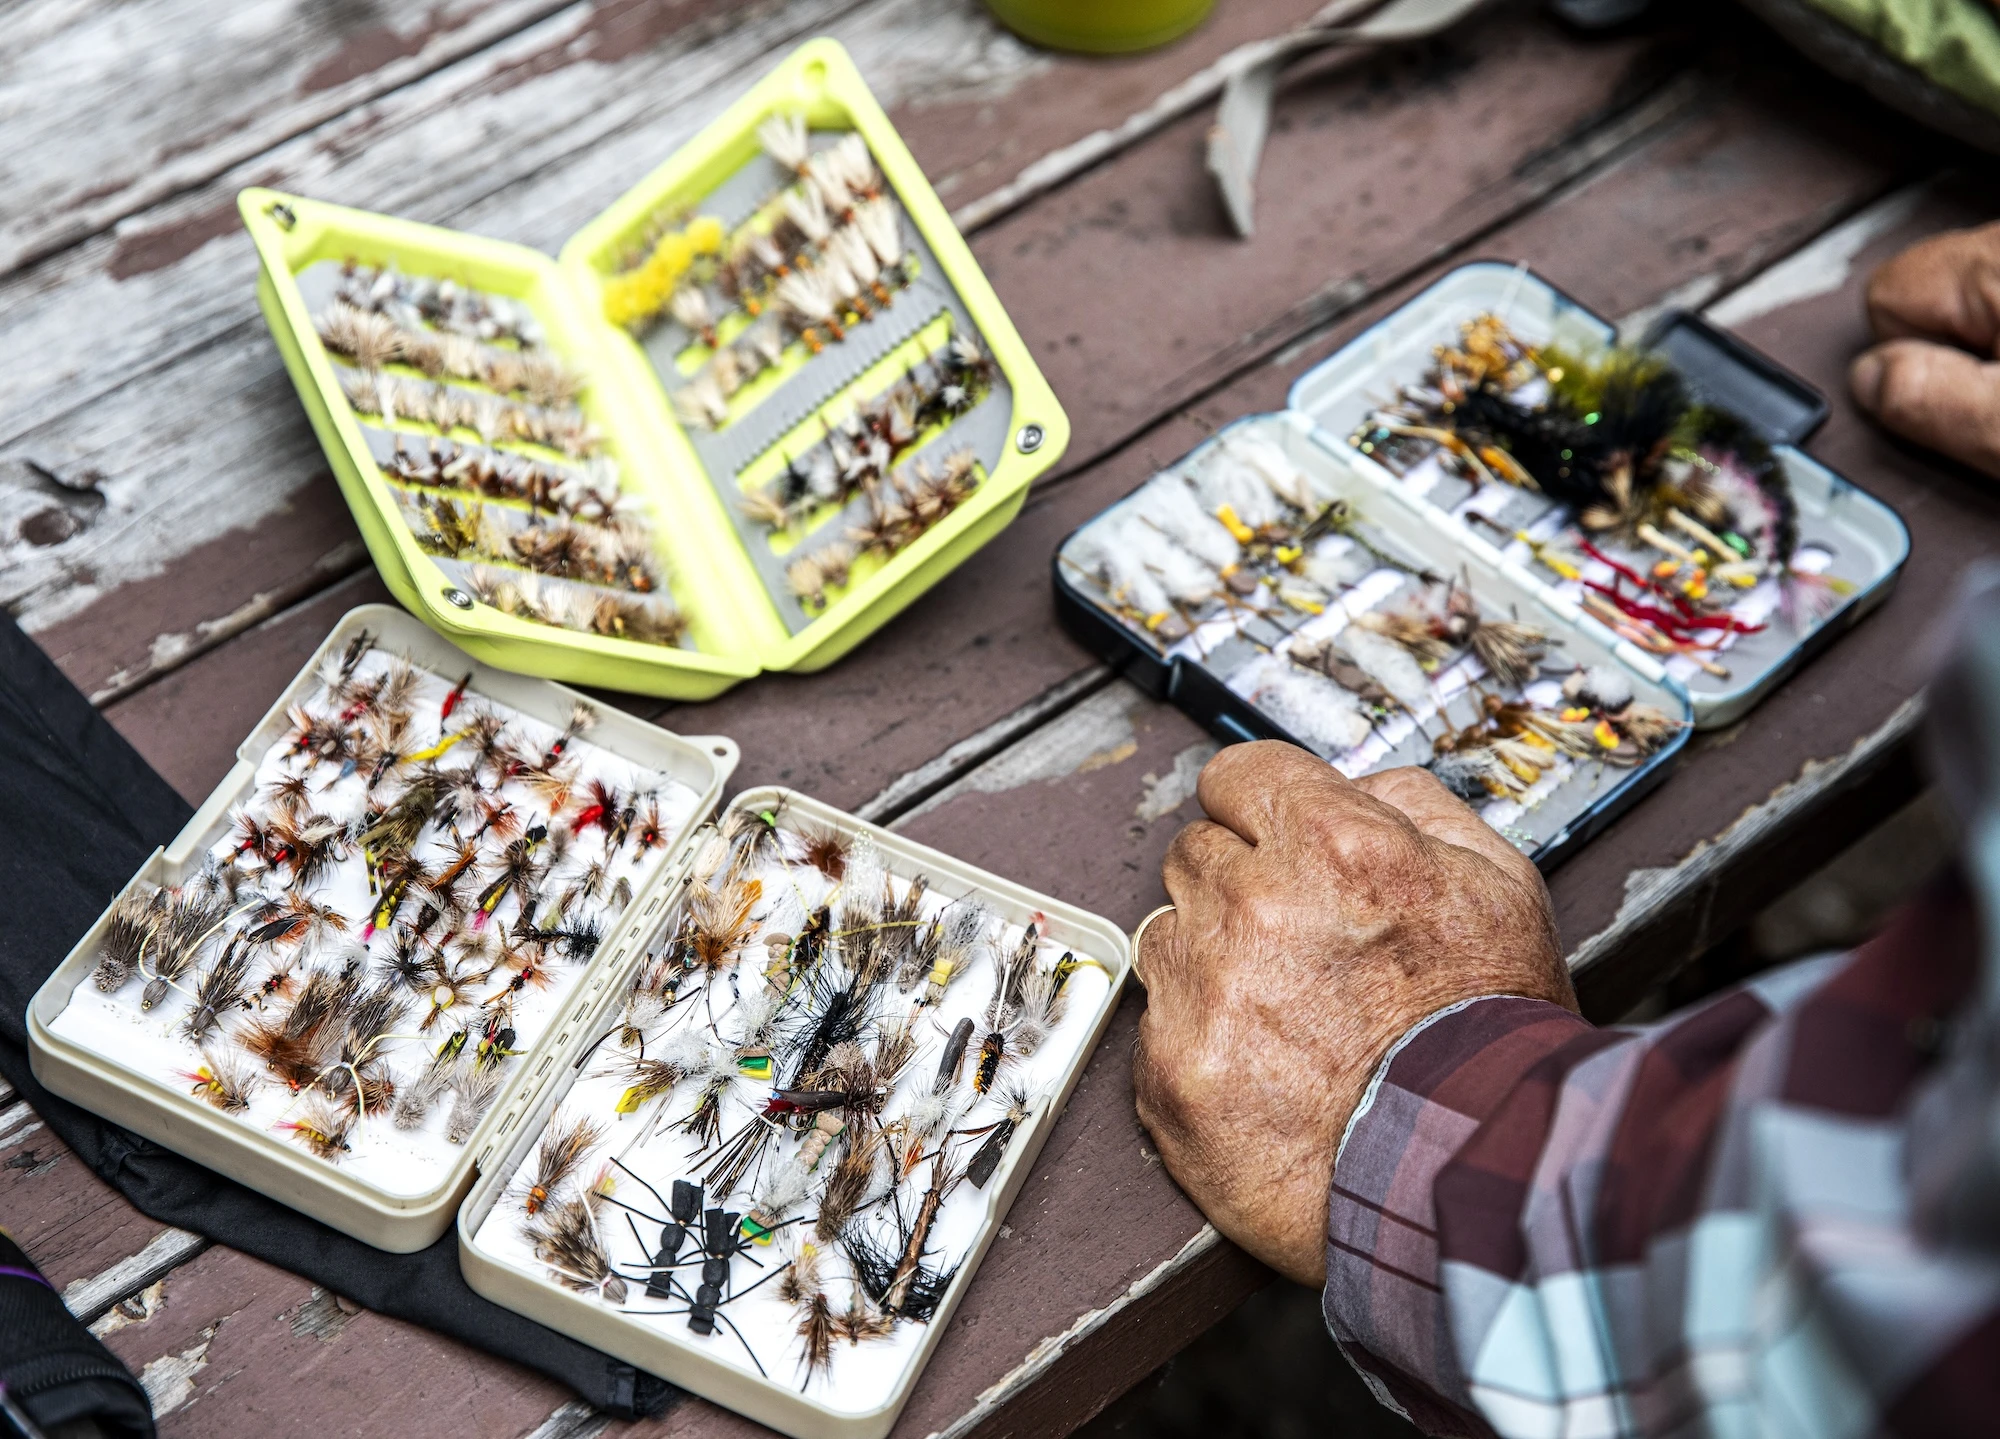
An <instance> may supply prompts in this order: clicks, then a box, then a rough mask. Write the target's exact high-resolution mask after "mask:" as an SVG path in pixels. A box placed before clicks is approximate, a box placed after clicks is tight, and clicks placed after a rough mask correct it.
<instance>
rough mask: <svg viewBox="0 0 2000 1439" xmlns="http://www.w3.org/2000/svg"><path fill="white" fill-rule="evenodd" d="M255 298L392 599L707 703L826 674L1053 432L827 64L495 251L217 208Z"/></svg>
mask: <svg viewBox="0 0 2000 1439" xmlns="http://www.w3.org/2000/svg"><path fill="white" fill-rule="evenodd" d="M239 208H240V210H241V212H242V216H243V220H244V223H245V225H246V226H247V227H248V229H249V231H250V234H251V237H252V239H253V240H254V241H255V244H256V247H257V253H258V257H259V261H260V274H259V280H258V296H259V300H260V302H261V304H262V306H263V310H264V314H265V316H266V318H267V319H268V320H269V322H270V327H271V332H272V335H273V336H274V338H275V339H276V341H277V344H278V348H279V350H280V352H281V353H282V355H283V356H284V360H285V364H286V367H287V368H288V369H289V370H290V372H291V375H292V379H293V382H294V383H295V384H296V386H297V387H298V391H299V394H300V397H301V398H302V400H303V401H304V403H305V407H306V411H307V413H308V414H309V415H310V417H311V419H312V422H313V426H314V428H315V429H316V430H317V431H318V433H319V436H320V440H321V442H322V443H323V444H324V446H325V447H326V452H327V455H328V457H329V459H330V460H331V462H332V465H333V470H334V474H335V477H336V478H337V479H338V481H339V483H340V486H341V490H342V492H343V493H344V494H345V496H346V498H347V501H348V504H349V505H350V507H351V508H352V509H353V511H354V515H355V518H356V520H357V522H358V523H359V525H360V528H361V532H362V535H363V537H364V538H365V539H366V541H367V544H368V548H369V552H370V553H371V554H372V555H373V557H374V559H375V563H376V565H377V566H378V568H379V569H380V570H381V572H382V576H383V578H384V580H385V581H386V582H387V584H388V585H389V588H390V589H391V590H392V591H393V592H394V593H395V595H396V597H397V598H398V599H400V600H401V601H402V602H403V603H404V604H405V605H407V606H408V607H409V608H410V609H411V610H412V611H413V612H414V613H415V614H417V615H418V616H419V617H421V618H422V619H423V620H424V621H425V623H427V624H429V625H430V626H431V627H432V628H433V629H435V630H437V631H438V632H439V633H440V634H442V635H444V636H445V637H446V638H448V639H450V640H452V641H453V642H454V643H455V644H458V645H459V646H461V647H462V648H464V649H465V650H466V651H467V652H468V653H470V654H472V655H474V656H476V657H478V658H479V659H482V660H484V661H486V662H488V663H491V664H494V665H498V666H501V667H503V668H506V669H511V670H515V671H517V672H521V673H528V674H536V675H541V676H543V677H546V678H552V679H560V680H568V681H575V682H579V683H589V684H595V685H602V686H605V687H607V688H614V689H620V690H627V691H636V692H641V693H647V694H657V695H665V696H671V697H674V698H680V699H705V698H708V697H710V696H712V695H715V694H718V693H720V692H721V691H722V690H724V689H727V688H728V687H729V686H730V685H732V684H734V683H736V682H737V681H738V680H741V679H744V678H746V677H748V676H750V675H753V674H756V673H758V672H759V671H760V670H766V669H779V670H813V669H818V668H820V667H822V666H824V665H827V664H830V663H831V662H833V661H834V660H836V659H838V658H839V657H840V656H841V655H843V654H845V653H846V652H847V651H848V650H849V649H851V648H852V647H853V646H854V645H856V644H858V643H859V642H860V641H861V640H863V639H864V638H866V637H867V636H868V635H869V634H871V633H873V632H874V631H875V630H876V629H877V628H879V627H880V626H881V625H882V624H884V623H886V622H887V621H888V620H889V619H890V618H891V617H892V616H893V615H895V614H896V613H897V612H899V611H900V610H901V609H902V608H903V607H904V606H905V605H907V604H909V603H911V602H912V601H913V600H915V599H916V598H917V596H919V595H920V594H922V593H923V592H924V591H925V590H926V589H927V588H929V587H930V586H931V585H933V584H935V583H936V582H937V581H938V580H939V579H940V578H942V577H943V576H944V575H945V574H946V573H948V572H949V571H950V570H951V569H952V568H953V567H954V566H956V565H957V564H959V563H960V562H961V561H962V560H964V559H965V558H966V557H967V556H968V555H970V554H971V553H972V552H973V551H974V550H976V549H977V548H978V547H979V546H980V545H982V544H984V543H985V542H986V541H987V540H989V539H991V538H992V537H993V535H994V534H996V533H997V532H998V531H999V530H1000V529H1001V528H1002V527H1004V526H1005V525H1006V524H1007V522H1008V521H1009V520H1011V519H1012V518H1013V516H1014V515H1015V514H1016V513H1017V512H1018V511H1019V509H1020V507H1021V505H1022V503H1023V502H1024V500H1025V499H1026V494H1027V487H1028V485H1029V483H1030V481H1032V480H1033V479H1034V477H1035V476H1036V475H1038V474H1040V473H1041V472H1042V471H1044V470H1045V469H1047V468H1048V467H1049V466H1050V465H1051V464H1053V463H1055V461H1056V460H1057V459H1058V458H1059V457H1060V456H1061V454H1062V450H1063V447H1064V446H1065V444H1067V442H1068V438H1069V425H1068V421H1067V419H1066V417H1065V416H1064V414H1063V412H1062V409H1061V407H1060V406H1059V405H1058V404H1057V403H1056V399H1055V396H1054V394H1053V393H1052V392H1051V390H1050V389H1049V386H1048V384H1047V382H1046V381H1045V380H1044V379H1043V378H1042V375H1041V372H1040V371H1039V370H1038V369H1037V368H1036V366H1035V364H1034V361H1033V360H1032V358H1031V357H1030V355H1029V353H1028V349H1027V347H1026V346H1025V345H1024V344H1023V343H1022V341H1021V338H1020V336H1019V335H1018V334H1017V333H1016V332H1015V330H1014V327H1013V325H1012V324H1011V323H1010V322H1009V320H1008V318H1007V315H1006V312H1005V311H1004V310H1002V309H1001V307H1000V304H999V301H998V299H997V298H996V297H995V296H994V294H993V291H992V288H991V286H989V285H988V284H987V282H986V279H985V277H984V275H982V274H981V273H980V270H979V267H978V265H977V264H976V262H975V261H974V260H973V257H972V253H971V251H970V250H969V249H968V248H967V247H966V244H965V242H964V240H963V239H962V238H961V237H960V235H959V234H958V232H957V230H956V229H955V228H954V227H953V226H952V223H951V220H950V217H949V216H948V215H947V213H946V212H945V209H944V206H943V205H942V204H941V203H940V202H939V200H938V198H937V196H936V194H935V193H934V192H933V191H932V190H931V188H930V186H929V184H928V183H927V182H926V181H925V179H924V177H923V174H922V172H921V171H920V170H919V169H918V167H917V164H916V162H915V160H914V159H912V158H911V156H910V153H909V151H908V150H907V149H906V148H905V147H904V145H903V143H902V141H901V139H900V138H899V137H898V136H897V134H896V132H895V130H894V129H893V128H892V127H891V126H890V124H889V122H888V119H887V117H886V116H885V115H884V114H883V112H882V110H881V107H880V106H879V105H878V104H877V103H876V102H875V100H874V98H873V96H872V95H870V94H869V92H868V89H867V87H866V85H865V84H864V83H863V81H862V79H861V77H860V75H859V73H858V72H857V71H856V70H855V68H854V65H853V63H852V62H851V61H850V60H849V58H848V56H847V54H846V52H845V51H843V50H842V49H841V48H840V46H839V45H838V44H836V43H834V42H833V41H831V40H824V39H822V40H815V41H812V42H810V43H808V44H806V45H804V46H802V47H801V48H800V49H799V50H797V51H796V52H794V53H793V54H792V55H790V56H789V57H787V59H786V60H785V61H784V62H782V63H781V64H780V65H779V66H778V68H777V69H776V70H774V71H773V72H772V73H771V74H770V75H768V76H766V77H765V78H764V79H763V80H762V81H760V82H759V83H758V84H757V85H756V86H755V87H754V88H752V89H751V90H750V91H749V92H748V93H747V94H745V95H744V96H743V97H742V99H740V100H739V101H737V102H736V103H735V104H734V105H732V106H730V107H729V109H728V110H727V111H726V112H724V113H723V114H722V115H721V116H720V117H719V118H718V119H717V120H715V121H714V122H713V123H712V124H710V125H709V126H708V127H707V128H705V129H704V130H703V131H702V132H701V133H700V134H699V135H697V136H696V137H695V139H694V140H692V141H691V142H690V143H689V144H687V145H686V146H684V147H683V148H682V149H680V150H679V151H677V152H676V153H675V154H674V155H673V156H672V157H671V158H670V159H668V160H667V161H666V162H665V163H664V164H663V165H661V166H660V167H659V169H657V170H656V171H654V172H653V173H652V174H651V175H649V176H647V177H646V178H645V179H644V180H643V181H641V182H640V184H639V185H638V186H637V187H636V188H634V189H633V190H631V191H630V192H628V193H627V194H625V195H624V196H623V197H621V198H620V199H619V200H618V201H617V202H616V203H615V204H614V205H612V207H611V208H610V209H609V210H607V211H606V212H605V213H603V214H602V215H600V216H598V217H597V218H596V219H594V220H592V221H591V222H590V223H589V224H588V225H586V226H585V227H584V228H583V229H582V230H581V231H580V232H579V233H578V234H576V235H575V236H574V237H573V238H572V239H571V240H570V241H569V242H568V243H567V244H566V245H564V247H563V249H562V253H561V256H560V258H559V259H554V260H552V259H550V258H549V257H548V256H546V255H544V254H542V253H540V252H538V251H535V250H531V249H528V248H525V247H523V246H520V245H512V244H505V243H501V242H499V241H494V240H488V239H483V238H480V237H477V236H473V235H465V234H460V233H458V232H456V231H452V230H446V229H440V228H436V227H433V226H427V225H419V224H413V223H410V222H408V221H403V220H397V219H392V218H389V217H386V216H381V215H375V214H370V213H367V212H363V211H358V210H352V209H345V208H342V207H340V206H335V205H328V204H321V203H318V202H316V201H312V200H307V199H301V198H298V197H294V196H289V195H283V194H279V193H277V192H274V191H270V190H264V189H250V190H245V191H244V192H243V193H242V195H241V196H240V198H239Z"/></svg>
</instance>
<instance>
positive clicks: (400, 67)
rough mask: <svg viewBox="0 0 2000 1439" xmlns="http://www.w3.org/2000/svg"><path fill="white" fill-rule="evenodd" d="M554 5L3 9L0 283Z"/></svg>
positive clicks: (39, 2)
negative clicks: (386, 10) (391, 9)
mask: <svg viewBox="0 0 2000 1439" xmlns="http://www.w3.org/2000/svg"><path fill="white" fill-rule="evenodd" d="M560 8H561V0H437V3H432V4H430V5H427V6H426V7H425V8H424V9H423V11H422V12H421V13H417V12H415V11H410V12H405V13H402V14H393V13H392V14H383V13H380V12H378V10H377V8H376V7H375V6H372V5H367V4H360V5H352V4H350V5H304V6H301V5H294V4H291V3H288V0H257V3H251V4H240V3H239V4H232V5H227V6H223V5H209V4H197V3H188V0H140V3H137V4H123V5H117V6H108V5H90V6H83V5H76V4H71V3H65V0H29V3H26V4H21V5H16V6H13V7H11V9H10V12H9V14H8V17H7V36H8V45H7V53H6V58H5V60H4V61H0V94H4V95H5V97H6V98H5V101H4V102H0V103H4V106H5V111H6V113H7V115H8V117H9V121H8V145H7V149H6V152H5V154H4V156H0V273H5V272H6V271H8V270H12V269H14V268H15V267H17V266H19V265H21V264H24V263H28V262H30V261H32V260H34V259H37V258H39V257H41V256H43V255H46V254H48V253H50V252H51V251H53V250H56V249H58V248H60V247H62V246H64V245H68V244H73V243H75V242H76V241H78V240H80V239H83V238H85V237H87V236H90V235H94V234H97V233H98V232H100V231H102V230H103V229H105V228H106V227H107V226H109V225H111V224H113V223H115V222H116V221H118V220H120V219H123V218H124V217H126V216H128V215H131V214H134V213H136V212H138V211H139V210H142V209H144V208H145V207H146V206H148V205H152V204H156V203H158V202H159V201H161V200H163V199H166V198H167V197H169V196H171V195H174V194H175V193H177V192H179V191H182V190H185V189H188V188H189V187H191V186H195V185H199V184H201V183H203V182H204V181H207V180H211V179H213V178H214V177H215V176H216V175H218V174H220V173H221V172H222V171H223V170H226V169H227V168H228V167H229V166H231V165H233V164H235V163H237V162H238V161H241V160H244V159H247V158H249V157H250V156H252V155H255V154H257V153H259V152H260V151H263V150H267V149H269V148H270V147H271V146H273V145H275V144H278V143H280V142H282V141H284V140H287V139H290V138H291V137H292V136H294V135H297V134H299V133H301V132H303V131H305V130H307V129H310V128H311V127H312V126H314V125H316V124H318V123H320V122H321V121H323V120H326V119H328V118H330V117H332V116H335V115H338V114H340V113H342V112H343V111H346V110H351V109H352V108H354V107H355V106H356V105H358V104H361V103H363V102H364V101H367V100H369V99H371V98H373V97H374V96H377V95H380V94H382V93H384V92H386V91H388V90H392V89H394V88H396V87H397V86H399V85H405V84H408V83H409V82H410V81H412V80H414V79H416V78H418V77H420V76H422V75H425V74H427V73H429V72H430V71H433V70H436V69H437V68H439V67H440V66H442V65H446V64H449V63H450V62H451V61H453V60H456V59H459V58H460V57H462V56H465V55H468V54H471V53H473V52H474V51H476V50H479V49H482V48H484V47H485V46H487V45H490V44H492V43H493V42H494V41H495V40H498V39H500V38H501V37H502V36H504V35H506V34H508V33H509V32H510V31H513V30H517V29H519V28H520V27H522V26H523V25H527V24H531V23H532V22H534V21H535V20H538V19H540V18H542V17H543V16H545V15H547V14H548V13H549V12H551V11H553V10H557V9H560Z"/></svg>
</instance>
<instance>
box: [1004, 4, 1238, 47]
mask: <svg viewBox="0 0 2000 1439" xmlns="http://www.w3.org/2000/svg"><path fill="white" fill-rule="evenodd" d="M987 4H988V5H989V6H990V7H991V8H992V11H993V13H994V14H995V15H997V16H998V17H999V18H1000V23H1001V24H1003V25H1005V26H1006V27H1007V28H1008V29H1010V30H1012V31H1014V32H1015V33H1016V34H1018V35H1020V36H1021V37H1022V38H1023V39H1026V40H1032V41H1034V42H1035V43H1036V44H1037V45H1047V46H1049V47H1051V48H1052V49H1056V50H1083V51H1088V52H1091V53H1095V54H1117V53H1121V52H1124V51H1128V50H1150V49H1152V48H1153V47H1154V46H1156V45H1164V44H1166V43H1167V42H1168V41H1169V40H1178V39H1179V38H1180V37H1181V36H1183V35H1185V34H1187V32H1188V31H1190V30H1192V29H1194V27H1195V26H1197V25H1199V24H1200V23H1201V22H1202V21H1204V20H1206V19H1207V18H1208V12H1209V11H1210V10H1212V9H1214V8H1215V0H987Z"/></svg>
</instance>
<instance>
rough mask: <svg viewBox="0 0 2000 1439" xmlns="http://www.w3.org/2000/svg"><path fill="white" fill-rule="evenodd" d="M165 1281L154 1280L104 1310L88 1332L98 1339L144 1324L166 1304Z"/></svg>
mask: <svg viewBox="0 0 2000 1439" xmlns="http://www.w3.org/2000/svg"><path fill="white" fill-rule="evenodd" d="M166 1295H167V1281H166V1280H164V1279H155V1280H154V1281H153V1282H152V1283H151V1284H148V1285H147V1286H146V1287H145V1288H144V1289H141V1290H140V1291H139V1292H138V1293H137V1294H134V1295H131V1296H130V1297H128V1298H125V1299H121V1300H119V1301H118V1302H117V1303H116V1304H114V1305H112V1306H111V1308H110V1309H108V1310H106V1311H105V1313H104V1317H103V1318H101V1319H99V1320H97V1321H96V1322H95V1323H93V1324H92V1325H91V1326H90V1332H91V1333H92V1334H95V1335H96V1336H97V1337H98V1338H99V1339H102V1338H104V1337H105V1336H106V1335H110V1334H116V1333H117V1332H118V1331H119V1330H121V1329H123V1328H125V1327H126V1326H127V1325H128V1324H144V1323H145V1322H146V1321H147V1320H148V1319H151V1318H152V1317H153V1316H154V1315H155V1314H157V1313H159V1312H160V1305H161V1304H163V1303H165V1302H166Z"/></svg>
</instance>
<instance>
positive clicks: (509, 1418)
mask: <svg viewBox="0 0 2000 1439" xmlns="http://www.w3.org/2000/svg"><path fill="white" fill-rule="evenodd" d="M351 1307H352V1306H345V1307H344V1306H343V1304H342V1303H341V1301H340V1300H339V1299H338V1298H337V1296H335V1295H333V1294H330V1293H328V1292H326V1291H325V1290H322V1289H319V1288H317V1287H316V1286H314V1285H311V1284H309V1283H307V1282H306V1281H305V1280H303V1279H300V1278H298V1277H297V1276H296V1275H293V1274H289V1273H287V1272H286V1271H284V1270H282V1269H277V1268H274V1267H273V1266H271V1265H268V1264H265V1263H263V1262H261V1261H259V1260H256V1259H252V1258H250V1257H249V1256H248V1255H245V1254H241V1253H239V1252H237V1251H236V1250H233V1249H225V1248H216V1249H211V1250H209V1251H208V1252H207V1253H205V1254H203V1255H202V1256H201V1257H200V1258H198V1259H196V1260H194V1261H193V1262H191V1263H189V1264H185V1265H182V1266H181V1267H180V1268H179V1269H177V1270H175V1271H174V1272H173V1273H171V1274H169V1275H168V1276H167V1277H166V1278H165V1279H164V1280H162V1281H160V1284H159V1287H158V1290H157V1291H156V1292H155V1291H147V1292H146V1293H144V1294H143V1295H142V1296H141V1297H140V1298H139V1299H138V1300H136V1301H134V1302H131V1303H128V1304H127V1305H125V1306H122V1307H121V1308H116V1309H113V1310H112V1311H111V1312H110V1313H109V1314H108V1315H107V1316H106V1317H105V1318H104V1319H103V1320H100V1321H99V1323H98V1324H97V1326H96V1328H97V1329H98V1331H99V1333H100V1334H101V1336H102V1337H103V1339H104V1342H105V1343H106V1344H107V1345H108V1346H109V1347H110V1349H111V1352H112V1353H114V1354H116V1355H117V1356H118V1357H119V1359H121V1360H123V1361H124V1363H125V1364H126V1366H127V1367H128V1368H130V1369H131V1370H132V1372H133V1373H134V1374H137V1375H138V1376H139V1377H140V1380H141V1382H142V1383H144V1384H145V1385H146V1387H147V1390H148V1392H149V1393H151V1395H152V1398H153V1409H154V1413H155V1415H156V1416H157V1417H158V1419H159V1420H160V1433H161V1434H162V1435H163V1436H168V1439H177V1436H187V1439H197V1436H210V1435H217V1434H259V1435H269V1436H271V1439H333V1436H343V1439H345V1436H353V1439H375V1436H378V1435H381V1434H384V1433H388V1432H392V1427H388V1426H393V1427H394V1428H400V1429H402V1431H403V1432H420V1433H423V1434H426V1435H433V1436H437V1439H448V1436H465V1439H475V1436H477V1439H490V1436H493V1435H504V1434H519V1433H523V1432H526V1431H527V1430H530V1429H532V1428H534V1426H535V1425H536V1424H537V1423H539V1422H540V1420H541V1419H542V1418H543V1417H544V1416H545V1415H547V1414H548V1412H549V1411H550V1410H551V1409H553V1408H555V1407H556V1405H558V1404H560V1403H561V1402H562V1401H563V1398H564V1390H563V1388H562V1386H561V1385H559V1384H557V1383H555V1382H554V1381H552V1380H549V1379H544V1378H542V1377H541V1376H540V1375H538V1374H535V1373H533V1372H532V1371H530V1370H527V1369H523V1368H521V1367H519V1366H517V1365H512V1364H507V1363H505V1362H504V1361H501V1360H498V1359H495V1358H493V1357H491V1356H490V1355H487V1354H482V1353H481V1352H479V1351H478V1350H476V1349H471V1348H468V1347H467V1346H465V1345H463V1344H459V1343H456V1342H455V1341H453V1340H450V1339H446V1338H444V1337H442V1336H440V1335H437V1334H432V1333H430V1332H428V1331H426V1330H422V1329H418V1328H415V1327H413V1326H411V1325H408V1324H404V1323H402V1322H401V1321H399V1320H395V1319H388V1318H385V1317H383V1316H382V1315H380V1314H376V1313H373V1312H371V1311H368V1310H355V1311H354V1312H351V1313H350V1312H349V1309H350V1308H351ZM391 1415H394V1416H397V1417H396V1419H394V1420H389V1419H388V1418H387V1416H391Z"/></svg>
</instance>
